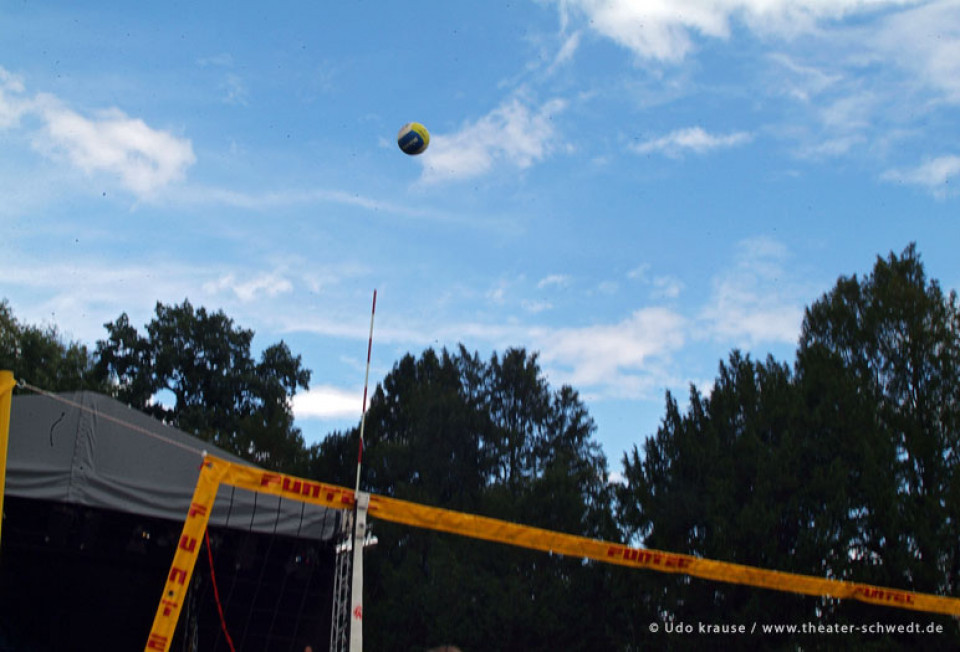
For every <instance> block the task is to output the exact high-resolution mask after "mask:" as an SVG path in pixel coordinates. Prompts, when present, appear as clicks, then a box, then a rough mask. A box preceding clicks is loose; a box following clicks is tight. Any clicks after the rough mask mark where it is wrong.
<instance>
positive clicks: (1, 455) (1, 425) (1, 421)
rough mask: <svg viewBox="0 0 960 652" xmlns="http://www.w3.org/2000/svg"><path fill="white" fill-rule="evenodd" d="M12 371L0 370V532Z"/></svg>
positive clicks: (13, 383) (5, 484) (5, 478)
mask: <svg viewBox="0 0 960 652" xmlns="http://www.w3.org/2000/svg"><path fill="white" fill-rule="evenodd" d="M16 384H17V383H16V381H15V380H14V378H13V372H12V371H5V370H4V371H0V534H2V526H3V494H4V491H5V490H6V486H7V442H8V441H9V440H10V405H11V403H12V397H13V388H14V387H15V386H16Z"/></svg>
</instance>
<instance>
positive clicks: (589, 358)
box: [537, 307, 686, 398]
mask: <svg viewBox="0 0 960 652" xmlns="http://www.w3.org/2000/svg"><path fill="white" fill-rule="evenodd" d="M685 331H686V320H685V319H684V318H683V317H682V316H681V315H680V314H678V313H676V312H673V311H671V310H668V309H666V308H657V307H654V308H643V309H640V310H637V311H635V312H634V313H633V314H632V315H630V317H628V318H626V319H624V320H623V321H621V322H619V323H617V324H598V325H595V326H585V327H582V328H560V329H555V330H551V331H550V332H543V333H540V334H539V337H538V340H537V345H538V347H539V349H540V350H541V352H542V356H543V359H544V361H545V362H546V363H547V364H548V365H549V366H550V367H551V368H552V369H553V370H555V375H556V376H557V379H556V380H558V381H559V382H562V383H569V384H571V385H573V386H574V387H579V388H584V389H585V390H589V391H592V392H600V393H602V394H603V395H605V396H608V397H634V398H635V397H637V396H640V395H642V394H644V393H645V392H647V391H649V390H650V389H651V388H652V387H656V386H658V385H659V380H660V376H661V374H660V372H659V371H658V368H660V367H662V366H665V364H666V362H667V361H668V359H669V357H670V356H671V354H673V353H674V352H676V351H678V350H679V349H681V348H682V347H683V345H684V343H685V341H686V336H685Z"/></svg>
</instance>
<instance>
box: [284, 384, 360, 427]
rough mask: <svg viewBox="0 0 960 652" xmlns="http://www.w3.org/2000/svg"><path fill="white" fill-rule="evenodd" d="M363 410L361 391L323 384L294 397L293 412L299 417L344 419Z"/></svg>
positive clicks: (358, 414)
mask: <svg viewBox="0 0 960 652" xmlns="http://www.w3.org/2000/svg"><path fill="white" fill-rule="evenodd" d="M362 411H363V395H362V394H361V393H360V392H354V391H350V390H345V389H341V388H339V387H333V386H332V385H321V386H320V387H313V388H311V389H310V390H309V391H306V392H300V393H298V394H296V395H294V397H293V414H294V416H295V417H296V418H297V419H342V418H348V417H353V416H355V417H357V418H358V419H359V417H360V413H361V412H362Z"/></svg>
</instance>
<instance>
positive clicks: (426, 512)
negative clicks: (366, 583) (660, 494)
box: [146, 455, 960, 652]
mask: <svg viewBox="0 0 960 652" xmlns="http://www.w3.org/2000/svg"><path fill="white" fill-rule="evenodd" d="M221 483H224V484H229V485H232V486H235V487H238V488H240V489H247V490H250V491H259V492H263V493H266V494H270V495H273V496H280V497H283V498H292V499H296V500H302V501H304V502H307V503H310V504H313V505H321V506H323V507H328V508H333V509H352V508H353V506H354V500H355V498H354V492H353V491H352V490H351V489H346V488H344V487H338V486H335V485H328V484H324V483H322V482H314V481H312V480H305V479H303V478H297V477H294V476H289V475H284V474H282V473H274V472H271V471H264V470H262V469H255V468H253V467H249V466H242V465H239V464H233V463H231V462H227V461H226V460H221V459H219V458H216V457H213V456H209V455H208V456H207V457H205V458H204V462H203V466H202V467H201V471H200V478H199V479H198V481H197V488H196V491H195V492H194V496H193V501H192V502H191V504H190V510H189V511H188V513H187V518H186V520H185V522H184V526H183V534H182V536H181V538H180V543H179V545H178V546H177V551H176V553H175V555H174V558H173V563H172V564H171V567H170V573H169V574H168V576H167V581H166V586H165V587H164V592H163V596H162V597H161V599H160V605H159V606H158V607H157V614H156V617H155V619H154V622H153V627H152V629H151V630H150V636H149V638H148V640H147V646H146V650H147V652H150V651H152V650H162V651H164V652H166V651H167V650H169V647H170V643H171V642H172V639H173V633H174V631H175V630H176V626H177V621H178V620H179V618H180V610H181V607H182V605H183V600H184V598H185V597H186V591H187V587H188V586H189V584H190V577H191V576H192V574H193V568H194V565H195V564H196V560H197V555H198V554H199V552H200V542H201V540H202V539H203V533H204V530H205V529H206V527H207V523H208V521H209V518H210V512H211V511H212V509H213V502H214V500H215V499H216V496H217V489H218V488H219V486H220V484H221ZM368 513H369V515H370V516H371V517H373V518H379V519H382V520H385V521H391V522H393V523H400V524H403V525H409V526H412V527H418V528H425V529H429V530H436V531H439V532H448V533H450V534H457V535H461V536H467V537H472V538H474V539H483V540H485V541H495V542H497V543H503V544H507V545H512V546H519V547H521V548H528V549H531V550H540V551H542V552H550V553H555V554H561V555H565V556H569V557H574V558H580V559H592V560H594V561H599V562H604V563H608V564H617V565H620V566H628V567H631V568H646V569H648V570H654V571H659V572H662V573H682V574H685V575H690V576H692V577H698V578H701V579H707V580H714V581H718V582H729V583H733V584H742V585H746V586H754V587H758V588H764V589H772V590H775V591H785V592H789V593H800V594H805V595H814V596H827V597H832V598H838V599H841V600H857V601H860V602H866V603H869V604H875V605H882V606H887V607H896V608H900V609H909V610H912V611H922V612H930V613H940V614H947V615H950V616H955V617H957V616H960V599H958V598H951V597H945V596H939V595H931V594H926V593H914V592H912V591H903V590H900V589H890V588H885V587H879V586H873V585H870V584H860V583H858V582H846V581H842V580H831V579H826V578H821V577H813V576H810V575H800V574H798V573H785V572H782V571H775V570H767V569H763V568H757V567H755V566H746V565H744V564H733V563H729V562H723V561H714V560H711V559H702V558H700V557H694V556H691V555H683V554H679V553H672V552H663V551H660V550H651V549H645V548H634V547H630V546H626V545H623V544H619V543H611V542H608V541H600V540H598V539H589V538H587V537H581V536H575V535H572V534H563V533H561V532H553V531H551V530H544V529H542V528H535V527H529V526H526V525H519V524H517V523H510V522H508V521H501V520H499V519H495V518H489V517H486V516H476V515H473V514H464V513H462V512H454V511H451V510H447V509H441V508H438V507H427V506H425V505H418V504H416V503H411V502H408V501H405V500H398V499H396V498H388V497H386V496H378V495H375V494H372V495H370V505H369V508H368Z"/></svg>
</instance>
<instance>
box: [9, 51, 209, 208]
mask: <svg viewBox="0 0 960 652" xmlns="http://www.w3.org/2000/svg"><path fill="white" fill-rule="evenodd" d="M24 93H25V86H24V83H23V81H22V80H21V79H20V78H19V77H17V76H15V75H13V74H11V73H9V72H8V71H6V70H4V69H3V68H0V128H11V127H15V126H18V125H19V124H20V120H21V118H22V117H23V116H25V115H29V116H31V117H35V118H38V119H39V120H40V127H39V129H37V130H35V131H33V132H32V133H31V138H32V142H33V145H34V148H35V149H36V150H37V151H39V152H41V153H42V154H44V155H45V156H47V157H49V158H51V159H53V160H56V161H61V162H66V163H67V164H69V165H71V166H72V167H74V168H76V169H79V170H81V171H82V172H84V173H85V174H88V175H93V174H98V173H106V174H109V175H112V176H115V177H117V178H118V179H119V180H120V183H121V184H122V185H123V187H124V188H126V189H127V190H129V191H130V192H132V193H133V194H134V195H136V196H137V197H139V198H141V199H149V198H152V197H154V196H155V195H156V193H157V192H158V191H159V190H161V189H162V188H164V187H166V186H168V185H169V184H171V183H173V182H175V181H179V180H181V179H183V178H184V176H185V174H186V170H187V168H189V167H190V166H191V165H193V164H194V163H195V162H196V157H195V156H194V153H193V146H192V144H191V143H190V141H189V140H188V139H185V138H181V137H178V136H175V135H173V134H171V133H170V132H168V131H163V130H159V129H155V128H153V127H150V126H149V125H147V124H146V123H145V122H144V121H143V120H141V119H139V118H131V117H129V116H127V115H126V114H125V113H123V111H121V110H120V109H117V108H111V109H106V110H103V111H98V112H96V113H95V114H94V116H93V117H86V116H83V115H81V114H79V113H77V112H76V111H74V110H72V109H70V108H69V107H68V106H66V105H65V104H64V103H63V102H62V101H61V100H60V99H59V98H57V97H55V96H53V95H50V94H47V93H39V94H36V95H35V96H33V97H28V96H26V95H25V94H24Z"/></svg>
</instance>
